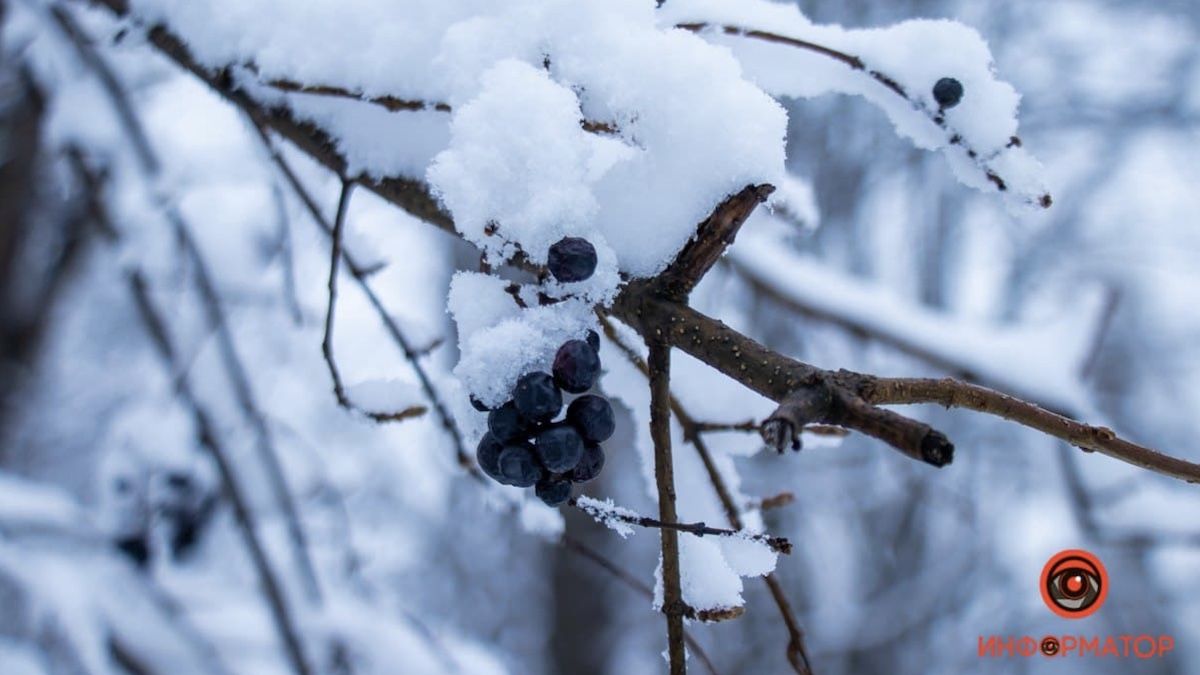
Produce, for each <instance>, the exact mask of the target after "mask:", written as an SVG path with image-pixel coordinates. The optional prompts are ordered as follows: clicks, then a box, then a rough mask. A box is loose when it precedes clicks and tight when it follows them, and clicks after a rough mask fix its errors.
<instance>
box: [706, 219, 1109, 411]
mask: <svg viewBox="0 0 1200 675" xmlns="http://www.w3.org/2000/svg"><path fill="white" fill-rule="evenodd" d="M754 225H755V223H753V222H751V223H750V224H748V225H747V226H746V228H745V231H744V232H743V233H742V235H741V236H740V237H738V240H737V245H735V246H733V247H732V248H731V249H730V251H729V254H728V256H729V260H730V261H731V262H732V263H733V264H734V265H735V267H736V269H737V270H738V272H739V273H740V274H744V275H746V276H747V277H749V278H751V279H753V280H755V281H756V282H758V283H762V284H765V285H766V286H767V287H769V288H771V289H773V290H774V291H775V292H777V293H780V294H782V295H784V296H785V297H792V298H795V299H796V300H797V301H798V302H799V303H800V304H802V305H803V306H805V307H810V308H812V310H813V311H816V312H819V313H824V314H827V315H831V316H835V317H840V318H841V319H843V320H847V321H850V322H852V323H854V324H857V325H861V326H864V327H866V328H867V330H869V331H871V332H873V333H877V334H880V335H884V336H887V337H888V338H890V339H893V340H896V341H898V342H901V343H904V344H907V345H911V346H913V347H914V348H916V349H918V350H919V351H921V352H924V353H929V354H934V355H937V356H939V357H940V358H942V359H944V360H946V361H948V362H951V363H954V364H957V365H958V367H959V368H962V369H965V370H969V371H970V372H972V373H974V374H975V375H976V376H977V377H978V378H979V379H981V380H983V381H985V382H987V383H989V384H990V385H991V386H993V387H997V388H1000V389H1002V390H1005V391H1008V392H1012V393H1015V394H1018V395H1021V396H1027V397H1031V398H1033V399H1035V400H1037V401H1039V402H1041V403H1042V405H1044V406H1049V407H1053V408H1056V409H1059V410H1067V411H1072V410H1074V411H1078V410H1086V409H1088V408H1089V407H1090V404H1089V403H1088V402H1087V397H1086V395H1085V393H1084V391H1083V390H1082V386H1081V384H1080V382H1079V377H1078V372H1079V368H1080V366H1081V365H1082V363H1083V360H1084V358H1085V357H1086V354H1087V350H1088V348H1089V346H1090V340H1091V331H1090V327H1091V326H1092V325H1094V317H1095V316H1096V315H1097V312H1098V310H1099V300H1100V297H1099V296H1098V295H1097V296H1095V297H1091V298H1087V297H1086V296H1085V298H1084V301H1082V302H1080V303H1079V306H1078V307H1077V308H1076V309H1075V310H1074V311H1073V312H1070V313H1065V314H1062V315H1060V316H1058V317H1055V318H1054V319H1053V320H1047V321H1041V322H1033V321H1031V322H1028V323H1024V324H1016V325H996V324H994V323H990V322H986V321H981V320H971V319H966V318H961V317H957V316H954V315H949V314H944V313H941V312H937V311H935V310H931V309H928V308H925V307H922V306H919V305H915V304H913V303H911V302H908V301H905V300H903V299H902V298H900V297H897V296H895V295H893V294H892V293H891V292H889V291H888V290H887V289H883V288H879V287H878V286H876V285H874V284H871V283H870V282H867V281H862V280H856V279H852V278H849V277H847V276H846V275H844V274H842V273H839V272H836V271H834V270H831V269H829V268H828V267H827V266H825V265H824V264H822V263H820V262H819V261H817V260H815V259H813V258H810V257H806V256H803V255H801V254H798V253H796V252H794V251H792V250H791V249H789V247H788V246H786V245H784V244H782V243H781V242H780V241H779V240H778V238H777V237H775V236H772V234H771V233H770V232H765V233H764V232H760V231H756V228H755V227H754ZM1081 326H1084V327H1088V328H1089V330H1081V329H1080V327H1081ZM1048 345H1053V348H1050V347H1048Z"/></svg>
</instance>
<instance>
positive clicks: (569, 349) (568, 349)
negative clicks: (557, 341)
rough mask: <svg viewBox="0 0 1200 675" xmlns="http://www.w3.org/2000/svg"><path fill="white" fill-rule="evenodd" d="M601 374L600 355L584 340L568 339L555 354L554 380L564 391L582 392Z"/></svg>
mask: <svg viewBox="0 0 1200 675" xmlns="http://www.w3.org/2000/svg"><path fill="white" fill-rule="evenodd" d="M599 376H600V356H599V355H597V354H596V350H595V349H592V346H591V345H589V344H588V343H586V342H584V341H583V340H567V341H566V342H564V343H563V346H561V347H559V348H558V353H556V354H555V355H554V381H555V382H556V383H558V386H560V387H562V388H563V391H569V392H571V393H572V394H581V393H583V392H585V391H587V390H588V389H591V388H592V385H593V384H595V383H596V378H597V377H599Z"/></svg>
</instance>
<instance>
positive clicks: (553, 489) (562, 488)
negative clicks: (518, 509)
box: [534, 478, 571, 506]
mask: <svg viewBox="0 0 1200 675" xmlns="http://www.w3.org/2000/svg"><path fill="white" fill-rule="evenodd" d="M534 492H535V493H536V494H537V496H538V499H541V500H542V501H544V502H546V506H558V505H560V504H562V503H564V502H566V501H567V500H568V499H570V498H571V481H568V480H554V479H553V478H550V479H544V480H540V481H538V484H537V487H536V488H535V489H534Z"/></svg>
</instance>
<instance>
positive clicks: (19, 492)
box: [0, 471, 84, 531]
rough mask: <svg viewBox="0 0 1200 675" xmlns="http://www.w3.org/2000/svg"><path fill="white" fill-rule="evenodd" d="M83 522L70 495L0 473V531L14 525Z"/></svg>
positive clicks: (44, 525) (3, 472) (68, 525)
mask: <svg viewBox="0 0 1200 675" xmlns="http://www.w3.org/2000/svg"><path fill="white" fill-rule="evenodd" d="M83 520H84V515H83V512H82V511H81V510H80V508H79V505H78V504H76V503H75V500H73V499H72V498H71V497H70V495H68V494H66V493H65V492H62V491H61V490H57V489H54V488H52V487H49V486H46V485H42V484H38V483H35V482H32V481H29V480H26V479H24V478H21V477H19V476H15V475H13V474H10V473H8V472H6V471H0V531H5V530H9V529H11V528H13V527H14V526H20V527H30V526H42V527H55V528H68V527H73V526H75V525H76V524H77V523H79V522H80V521H83Z"/></svg>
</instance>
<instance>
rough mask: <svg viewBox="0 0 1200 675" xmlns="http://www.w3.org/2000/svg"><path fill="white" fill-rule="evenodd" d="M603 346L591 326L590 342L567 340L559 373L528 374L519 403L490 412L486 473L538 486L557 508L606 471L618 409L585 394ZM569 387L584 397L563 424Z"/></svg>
mask: <svg viewBox="0 0 1200 675" xmlns="http://www.w3.org/2000/svg"><path fill="white" fill-rule="evenodd" d="M599 346H600V336H599V335H597V334H596V333H595V331H588V336H587V340H568V341H567V342H565V343H563V345H562V346H561V347H559V348H558V353H557V354H555V356H554V368H553V373H545V372H536V373H529V374H527V375H524V376H522V377H521V379H519V380H517V386H516V388H514V389H513V397H512V400H510V401H508V402H506V403H505V404H504V405H502V406H500V407H499V408H496V409H494V410H491V411H489V412H488V433H486V434H484V436H483V439H482V440H481V441H479V447H478V449H477V450H476V455H475V456H476V459H477V460H478V461H479V468H481V469H483V472H484V473H486V474H487V475H488V476H491V477H492V478H493V479H495V480H496V481H497V482H499V483H502V484H504V485H513V486H516V487H534V489H535V491H536V493H537V496H538V497H539V498H541V500H542V501H544V502H546V504H548V505H550V506H558V505H559V504H562V503H563V502H565V501H567V500H568V499H570V497H571V484H572V483H583V482H586V481H589V480H592V479H593V478H595V477H596V476H598V475H599V474H600V470H601V469H602V468H604V450H603V449H602V448H601V447H600V443H602V442H603V441H606V440H608V437H609V436H612V433H613V428H614V423H613V411H612V406H610V405H609V403H608V400H607V399H605V398H604V397H603V396H597V395H596V394H585V393H584V392H586V391H587V390H588V389H591V388H592V385H594V384H595V383H596V379H597V378H598V377H599V376H600V356H599V353H598V349H599ZM563 392H567V393H569V394H583V395H582V396H579V397H577V398H576V399H575V400H573V401H571V403H570V404H569V405H567V413H566V415H565V416H564V417H563V419H561V420H557V421H556V420H555V418H556V417H558V416H559V412H561V410H562V408H563ZM472 403H473V404H474V405H475V407H476V408H477V409H480V410H486V408H485V407H484V406H482V405H481V404H480V403H479V402H478V401H475V400H472Z"/></svg>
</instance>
